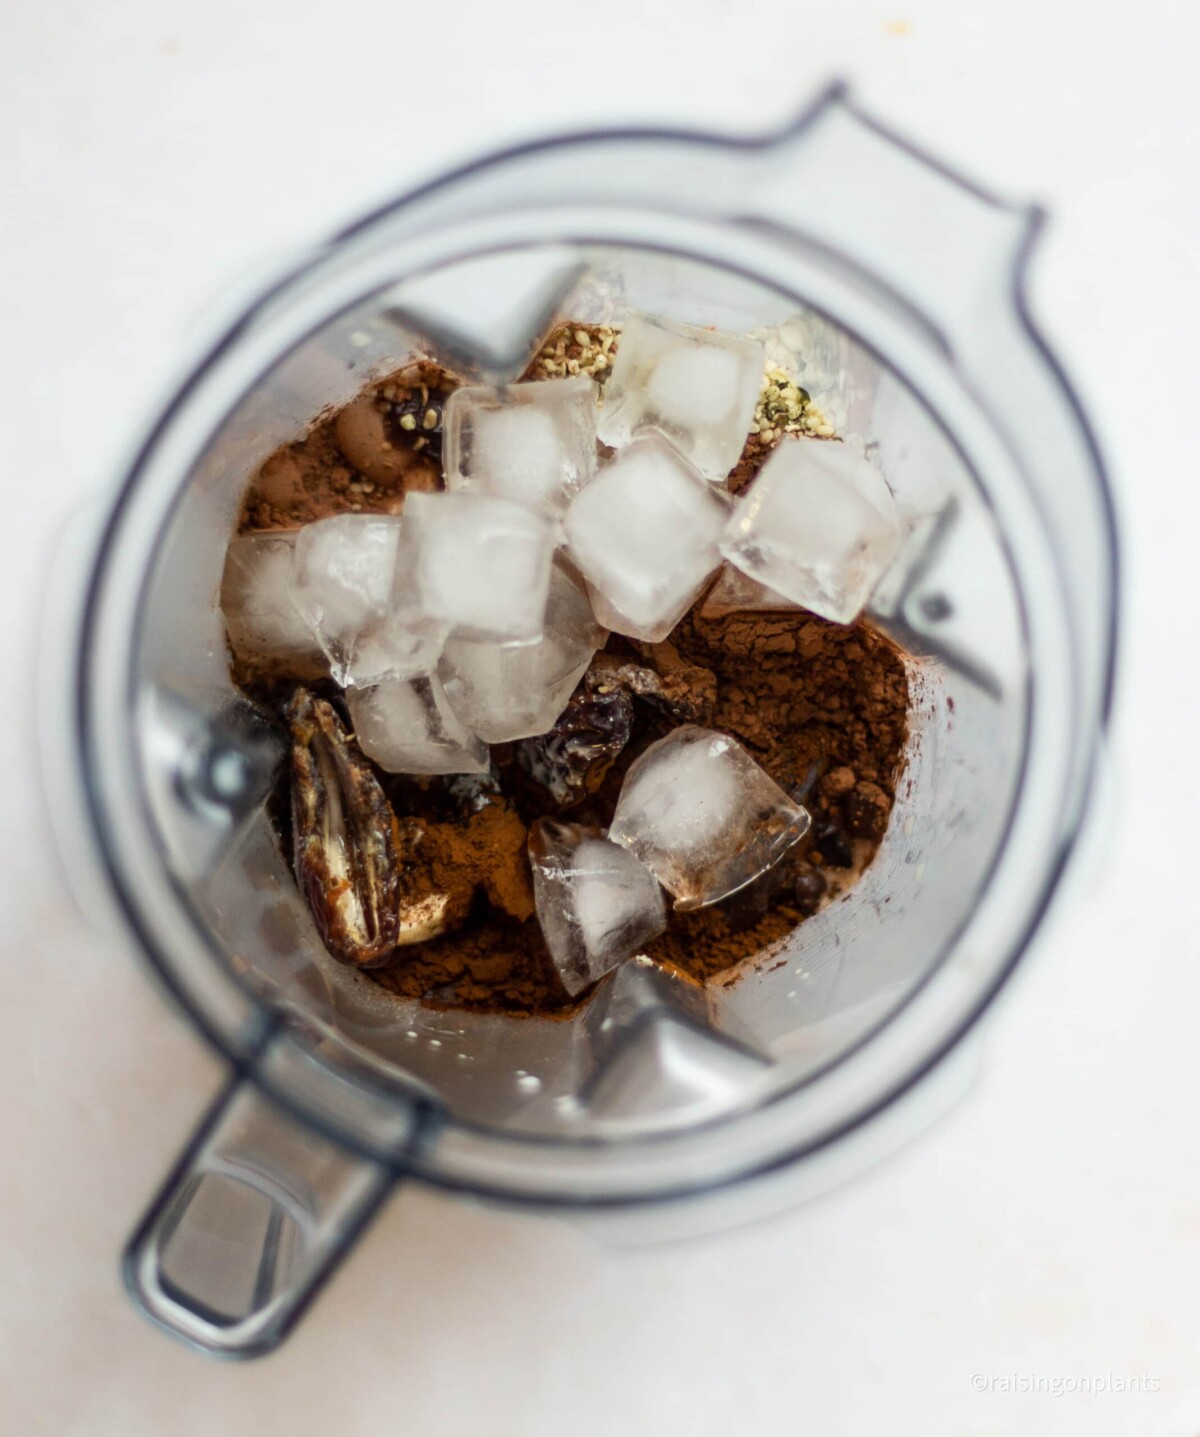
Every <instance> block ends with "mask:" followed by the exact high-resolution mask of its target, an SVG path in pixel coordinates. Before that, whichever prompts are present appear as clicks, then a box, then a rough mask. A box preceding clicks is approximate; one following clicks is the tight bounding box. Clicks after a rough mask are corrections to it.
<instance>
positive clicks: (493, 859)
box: [239, 325, 908, 1014]
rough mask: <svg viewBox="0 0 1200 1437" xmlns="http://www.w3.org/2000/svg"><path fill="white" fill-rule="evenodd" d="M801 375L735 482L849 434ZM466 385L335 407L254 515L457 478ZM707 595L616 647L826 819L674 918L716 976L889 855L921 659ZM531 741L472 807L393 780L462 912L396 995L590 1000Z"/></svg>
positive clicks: (589, 339)
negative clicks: (714, 603) (768, 461)
mask: <svg viewBox="0 0 1200 1437" xmlns="http://www.w3.org/2000/svg"><path fill="white" fill-rule="evenodd" d="M618 338H619V336H618V335H615V334H614V332H613V331H612V330H611V329H608V328H601V327H597V326H575V325H567V326H564V327H562V329H561V330H559V331H556V332H555V334H553V335H551V336H550V338H549V339H548V340H547V342H546V344H545V346H544V347H543V349H542V351H541V352H540V354H539V356H538V359H537V360H536V361H535V362H534V364H533V365H531V367H530V375H529V377H530V378H532V377H535V374H544V375H546V376H551V375H557V374H561V373H577V372H581V371H582V372H585V373H586V372H592V373H594V374H595V377H597V378H600V377H601V375H602V374H603V373H604V372H605V368H606V366H607V364H608V362H609V360H610V358H611V356H612V354H613V353H614V352H615V347H616V343H617V341H618ZM576 366H578V367H576ZM784 379H785V377H784V376H780V375H775V376H773V377H772V376H769V377H768V384H767V386H766V387H765V388H764V397H763V400H762V401H761V402H760V405H759V412H758V413H757V414H756V424H757V426H758V432H756V433H752V434H751V436H750V438H749V440H748V441H747V445H746V450H745V452H744V454H743V456H742V460H741V462H740V463H739V465H738V466H737V468H736V469H735V470H734V472H733V475H732V476H731V478H730V488H731V489H733V490H735V491H737V490H740V489H741V488H743V487H744V486H745V484H746V483H748V482H749V480H750V479H751V478H752V477H753V475H754V473H756V472H757V470H758V468H759V467H760V466H761V464H762V462H763V460H764V459H765V458H766V456H767V455H768V454H769V453H770V452H771V449H772V448H773V447H774V445H775V444H776V443H778V442H780V441H781V440H784V441H786V442H812V441H813V440H816V439H828V438H829V437H830V433H831V431H829V426H828V425H826V424H825V421H824V418H823V416H821V415H820V413H819V411H817V410H816V409H815V408H814V407H812V406H811V401H809V400H808V396H807V395H805V394H804V393H803V391H800V390H796V389H795V387H794V386H791V387H790V388H789V387H788V384H790V381H789V382H788V383H786V384H785V383H784ZM455 383H456V381H455V380H454V378H453V376H451V375H449V374H447V372H446V371H445V370H442V369H440V368H439V367H438V366H434V365H429V364H425V363H422V364H420V365H417V366H413V365H410V366H408V367H407V368H406V369H405V370H402V371H400V372H399V373H398V374H396V375H392V376H389V377H388V378H386V379H384V380H382V381H380V382H379V383H378V384H377V385H376V386H374V387H373V389H371V390H369V391H367V392H366V393H365V394H364V395H361V396H360V397H359V398H358V399H357V400H355V401H354V402H353V403H352V404H351V405H349V406H346V408H344V409H343V410H342V411H340V412H339V413H338V414H330V415H326V416H323V417H322V418H321V419H320V420H319V421H318V422H317V424H315V425H314V427H313V429H312V431H311V433H310V434H309V435H308V436H307V438H305V439H304V440H302V441H300V442H298V443H296V444H291V445H287V446H285V447H284V448H283V449H281V450H279V451H278V452H277V453H276V454H275V455H273V456H272V457H271V458H270V459H268V460H267V461H266V463H265V464H264V465H263V466H262V468H261V470H260V471H259V473H258V474H257V475H255V476H254V478H253V479H252V481H251V483H250V485H249V487H248V489H247V494H246V500H245V503H244V506H243V511H242V519H241V528H242V529H243V530H257V529H271V528H292V527H296V526H297V525H301V524H305V523H309V522H311V521H313V520H315V519H319V518H324V517H328V516H329V515H331V514H338V513H347V512H376V513H379V512H382V513H395V512H398V511H399V509H400V508H401V507H402V505H403V498H404V494H405V492H407V490H409V489H413V488H420V489H428V488H433V487H438V486H439V485H440V466H439V465H438V463H437V460H436V458H435V455H436V454H437V452H438V450H439V448H440V416H441V405H442V403H443V402H444V399H445V397H446V396H447V394H448V393H449V392H450V390H451V389H452V388H453V387H454V384H455ZM801 436H803V437H801ZM414 446H415V447H414ZM703 607H704V605H703V600H701V601H699V602H698V603H697V605H696V606H695V607H694V608H693V609H692V611H691V612H690V613H689V614H688V615H687V616H686V617H685V619H684V620H683V621H682V622H681V623H680V624H679V626H678V627H677V628H676V629H675V630H674V631H673V633H672V636H671V639H670V640H669V641H666V642H664V643H661V644H641V643H635V642H633V641H631V640H627V639H623V638H621V637H620V636H617V635H614V636H613V637H612V638H611V639H610V641H609V644H608V646H607V653H608V654H609V655H611V661H612V662H615V663H616V664H624V663H635V664H639V665H644V666H647V667H650V668H652V669H654V670H656V671H657V673H658V674H659V676H660V678H661V679H662V681H663V683H662V692H663V693H664V694H666V695H669V696H670V697H671V698H672V699H673V700H677V701H679V702H691V703H693V704H694V705H695V706H696V707H697V709H698V711H700V712H702V713H703V714H704V722H706V723H707V724H709V725H710V726H711V727H713V728H716V729H720V730H722V731H724V732H727V733H729V734H732V735H733V736H734V737H735V738H737V739H738V740H739V741H740V742H741V743H742V744H743V745H744V746H745V748H746V749H747V750H748V751H749V752H750V754H751V755H752V756H753V757H754V758H755V759H756V760H757V761H758V762H759V763H760V764H762V766H763V767H764V768H765V769H766V771H767V772H768V773H769V774H770V775H771V777H772V778H774V779H775V780H776V782H778V783H779V784H780V785H781V786H783V787H784V788H785V789H787V790H788V791H789V792H791V793H793V794H794V795H795V796H797V797H798V798H799V799H800V800H801V801H802V802H803V803H804V804H805V805H806V806H807V807H808V808H809V809H810V811H811V812H812V815H813V825H812V829H811V830H810V833H809V835H808V836H807V837H806V839H805V840H804V841H803V842H802V843H801V844H798V845H797V846H796V847H795V848H794V849H793V850H792V851H791V852H790V853H789V854H788V855H787V856H786V857H785V858H784V860H782V861H781V863H780V864H778V865H777V866H776V868H775V869H773V870H772V871H771V873H770V874H769V875H768V876H767V877H766V878H765V879H762V880H760V881H759V882H757V883H756V884H754V885H752V886H751V887H750V888H749V889H747V890H744V891H743V892H742V893H741V894H736V895H734V896H733V897H732V898H730V899H728V900H726V901H725V902H724V903H721V904H718V905H715V906H714V907H712V908H707V909H700V910H698V911H696V912H692V913H686V914H680V913H675V912H673V911H671V912H670V913H669V920H668V929H667V932H666V933H665V934H663V935H662V936H661V937H660V938H658V939H656V940H655V941H654V942H653V943H651V944H650V945H649V946H648V947H647V948H646V950H645V951H646V953H647V954H648V956H650V957H651V958H653V959H655V960H657V961H660V962H670V963H673V964H675V965H676V966H677V967H678V968H680V969H681V970H682V971H683V972H685V973H687V974H689V975H690V976H692V977H693V978H697V979H701V980H703V979H708V978H711V977H713V976H715V975H717V974H719V973H723V972H725V971H727V970H728V969H730V968H732V967H734V966H735V965H736V964H738V963H740V962H742V961H743V960H744V959H746V958H748V957H750V956H751V955H753V954H755V953H758V952H759V951H760V950H761V949H763V948H764V947H766V946H767V945H769V944H771V943H773V942H775V941H776V940H778V939H781V938H784V937H786V936H787V935H788V934H789V933H790V932H791V931H792V930H793V929H794V928H795V927H796V926H797V924H800V923H802V922H803V921H804V920H805V918H806V917H808V916H810V915H811V914H812V913H813V912H814V911H815V910H816V908H817V906H818V905H819V903H820V902H822V901H827V900H828V899H829V898H831V897H834V896H836V895H837V894H838V893H839V892H842V891H844V890H845V889H846V888H847V887H849V886H850V885H851V884H852V883H853V882H854V881H855V879H856V878H857V877H858V875H859V874H860V873H861V872H862V870H863V868H864V867H865V866H866V865H867V863H869V862H870V860H871V858H872V856H873V855H874V852H875V849H876V847H877V846H878V842H879V839H880V838H881V837H882V834H883V832H884V829H885V827H886V825H887V819H888V815H889V814H890V812H891V808H892V803H893V800H894V797H895V788H896V782H897V779H898V777H899V773H900V770H901V767H902V764H903V757H904V744H905V737H906V732H907V709H908V681H907V674H906V669H905V665H904V660H903V657H902V656H901V654H900V652H899V650H898V649H896V647H895V646H894V645H893V644H892V643H891V642H890V640H888V639H887V638H885V637H884V636H883V635H882V634H880V633H878V632H876V631H874V630H872V629H871V628H870V627H869V626H867V625H865V624H855V625H850V626H842V625H838V624H833V623H830V622H828V621H826V620H823V619H819V618H816V617H815V616H813V615H812V614H809V613H807V612H804V611H799V610H792V611H788V610H783V611H778V612H775V611H768V612H761V611H760V612H734V613H726V614H722V615H718V616H705V615H704V614H703V613H702V610H703ZM239 677H240V678H242V680H243V682H245V683H247V686H248V687H251V688H252V690H254V691H255V692H256V695H257V696H258V697H259V698H260V699H261V700H263V701H264V702H268V703H273V704H278V703H279V701H280V699H281V696H283V694H284V690H283V689H281V687H280V686H279V684H278V683H272V684H270V685H263V684H258V685H255V683H254V680H253V677H252V676H245V675H242V674H240V673H239ZM330 696H331V697H335V696H334V695H333V694H332V693H331V695H330ZM634 707H635V718H634V725H633V732H632V736H631V738H630V741H629V743H628V744H627V745H626V747H625V749H624V750H623V751H622V753H621V754H620V756H619V757H618V759H617V761H616V762H615V763H614V765H613V767H612V769H611V771H610V772H609V774H608V775H607V777H606V778H605V780H604V782H603V784H602V785H601V786H600V788H599V789H598V790H597V792H596V793H595V794H593V795H592V796H591V797H590V798H589V799H587V800H586V802H584V803H583V804H582V805H580V806H578V807H576V808H572V809H571V810H570V813H569V815H568V816H569V817H570V818H571V819H572V820H574V821H578V822H584V823H593V824H596V825H597V826H600V827H607V825H608V823H609V821H610V820H611V817H612V813H613V809H614V807H615V805H616V799H617V795H618V793H619V791H620V786H621V782H622V780H623V778H624V775H625V772H626V770H627V769H628V768H629V765H630V764H631V763H632V762H633V761H634V759H635V758H636V757H637V756H638V755H639V754H640V753H642V752H644V750H645V749H646V748H647V747H648V746H649V745H650V744H651V743H653V742H654V741H655V740H656V739H658V738H661V737H662V736H663V735H665V734H666V733H667V732H669V731H670V729H671V728H673V727H674V726H675V724H676V723H677V722H679V721H680V720H679V719H678V718H672V717H671V716H670V714H669V713H668V712H666V711H664V709H663V708H662V707H661V706H656V705H655V704H654V703H652V702H649V701H644V700H642V699H640V698H637V699H635V704H634ZM710 713H711V718H709V717H708V715H709V714H710ZM515 749H516V746H515V745H512V744H508V745H498V746H496V747H495V748H494V749H493V754H492V756H493V760H494V762H495V764H496V766H497V772H498V777H499V780H500V787H501V790H502V791H503V795H504V797H503V798H502V799H500V798H497V796H496V795H494V794H492V795H490V796H489V795H487V794H482V795H481V796H479V797H478V798H477V802H476V803H474V804H472V805H469V806H468V807H467V808H465V809H464V808H462V807H459V808H458V809H457V810H455V806H454V804H453V803H448V802H447V798H446V794H447V788H448V785H447V784H446V783H444V782H442V781H438V780H433V781H430V782H427V783H425V784H421V783H415V782H413V781H411V780H404V779H397V778H395V777H392V776H389V775H381V778H382V779H383V782H384V785H385V788H386V789H387V791H388V793H389V796H390V798H391V801H392V804H393V807H394V809H395V811H396V814H397V817H398V819H399V821H400V826H401V829H402V831H404V832H406V833H407V835H408V838H409V840H413V839H414V838H415V839H419V842H417V843H416V846H415V849H414V851H415V852H418V853H419V854H420V855H421V857H420V868H419V872H418V873H417V874H416V876H415V878H414V879H413V881H414V882H416V883H417V884H418V885H419V886H423V887H425V888H427V889H429V890H431V891H435V890H440V891H444V892H446V893H449V894H451V895H452V903H451V909H452V912H453V915H454V918H455V920H456V921H458V922H461V924H462V926H461V927H459V928H457V929H456V931H454V932H449V933H446V934H444V935H443V936H441V937H437V938H434V939H432V940H429V941H426V942H423V943H420V944H414V945H411V946H406V947H401V948H398V949H397V950H396V954H395V958H394V960H393V961H392V962H390V963H387V964H385V965H384V966H382V967H380V968H377V969H373V970H372V971H371V973H370V975H369V976H370V977H371V978H372V979H373V980H374V981H376V982H378V983H379V984H381V985H382V986H383V987H385V988H387V989H390V990H391V991H392V992H395V993H397V994H400V995H402V996H404V997H407V998H415V999H420V1000H423V1001H425V1002H428V1003H431V1004H435V1005H445V1006H450V1007H463V1008H470V1009H475V1010H481V1011H500V1012H506V1013H512V1014H530V1013H544V1014H554V1013H558V1014H564V1013H567V1012H569V1011H571V1010H572V1008H573V1007H574V1006H575V1003H574V1001H573V1000H572V999H571V998H569V997H568V995H567V994H566V992H565V991H564V990H563V988H562V987H561V985H560V984H559V982H558V978H557V975H556V972H555V969H554V966H553V964H552V963H551V961H550V957H549V954H548V953H547V951H546V947H545V944H544V942H543V940H542V936H541V931H540V928H539V926H538V923H537V920H536V918H535V917H533V898H532V890H531V886H530V877H529V868H528V860H527V858H526V853H525V841H526V831H527V826H528V825H529V824H531V823H532V822H533V821H534V820H535V819H537V818H538V817H540V816H542V815H543V814H545V813H546V812H547V810H548V806H549V805H548V801H547V796H546V794H545V791H544V790H542V789H540V788H538V786H537V785H536V784H534V783H533V782H532V781H531V780H530V779H529V778H528V776H527V775H526V774H524V773H523V771H522V769H521V768H520V766H519V765H518V764H517V762H516V758H515ZM286 846H287V845H285V847H286Z"/></svg>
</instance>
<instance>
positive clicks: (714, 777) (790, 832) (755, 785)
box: [609, 725, 812, 910]
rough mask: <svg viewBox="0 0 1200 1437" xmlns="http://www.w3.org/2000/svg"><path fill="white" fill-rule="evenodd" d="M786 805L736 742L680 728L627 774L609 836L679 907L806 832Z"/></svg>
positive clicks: (712, 894) (711, 897)
mask: <svg viewBox="0 0 1200 1437" xmlns="http://www.w3.org/2000/svg"><path fill="white" fill-rule="evenodd" d="M811 821H812V820H811V818H810V817H809V814H808V810H807V809H805V808H802V807H801V805H800V804H798V803H794V802H793V801H792V800H791V799H790V798H789V797H788V796H787V794H786V793H784V791H783V789H781V788H780V787H779V785H778V784H777V783H775V782H774V781H773V780H772V779H771V778H769V777H768V775H767V774H766V773H764V772H763V770H762V769H761V768H760V767H759V766H758V764H756V763H755V762H754V760H753V759H752V758H751V757H750V755H749V754H748V753H747V752H746V750H745V749H744V748H742V746H741V744H739V743H738V742H737V741H736V740H735V739H732V738H730V737H729V736H728V735H727V734H723V733H717V732H716V731H715V730H713V729H706V728H696V727H694V726H691V725H688V726H685V727H683V728H677V729H675V730H674V731H673V732H671V733H669V734H668V735H667V736H666V738H662V739H659V740H658V742H657V743H652V744H651V745H650V747H649V748H648V749H647V750H646V751H645V753H643V754H642V755H641V756H640V757H639V758H637V759H636V760H635V761H634V762H633V764H632V765H631V766H630V769H629V772H628V773H627V774H626V775H625V782H624V783H623V784H622V786H621V794H620V797H619V798H618V799H617V809H616V813H615V814H614V815H613V821H612V827H611V828H610V830H609V838H610V839H612V841H613V842H614V843H619V844H621V845H622V846H623V847H624V848H628V849H629V851H630V852H631V853H632V854H634V855H635V856H636V857H638V858H640V859H641V861H642V862H643V863H644V864H645V865H646V867H647V868H649V869H650V871H651V872H652V873H653V874H654V876H655V877H656V878H657V879H658V881H659V882H660V883H661V884H662V885H663V887H664V888H666V889H667V890H668V891H669V892H670V893H672V894H674V895H675V907H676V908H677V909H680V910H687V909H692V908H705V907H707V906H708V905H709V904H710V903H717V902H719V901H720V900H721V899H722V898H728V897H729V895H730V894H731V893H736V892H737V891H738V889H739V888H744V887H745V886H746V884H747V883H752V882H753V881H754V879H756V878H757V877H758V876H759V874H760V873H764V872H766V870H767V869H768V868H770V867H771V866H772V864H774V863H775V862H777V861H778V860H779V859H780V858H781V857H782V856H783V855H784V854H785V853H786V852H787V850H788V849H789V848H791V846H792V845H793V844H794V843H798V842H799V840H800V839H801V838H803V837H804V835H805V834H806V833H807V832H808V828H809V824H810V823H811Z"/></svg>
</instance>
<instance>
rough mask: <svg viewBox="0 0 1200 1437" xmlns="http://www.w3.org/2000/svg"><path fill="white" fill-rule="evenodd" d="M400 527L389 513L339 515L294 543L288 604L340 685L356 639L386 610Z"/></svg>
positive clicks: (318, 524)
mask: <svg viewBox="0 0 1200 1437" xmlns="http://www.w3.org/2000/svg"><path fill="white" fill-rule="evenodd" d="M400 524H401V521H400V520H399V519H398V518H396V517H394V516H392V515H387V514H338V515H336V516H335V517H333V518H331V519H319V520H317V522H316V523H315V524H307V525H305V527H304V528H303V529H301V530H300V533H299V535H298V536H297V538H296V559H295V563H294V564H293V565H292V575H291V594H292V600H293V602H294V603H295V605H296V607H297V609H299V611H300V613H301V614H302V615H303V617H304V620H305V622H306V623H307V624H308V626H309V628H310V629H311V630H312V631H313V633H314V635H315V636H316V639H317V642H318V643H319V644H320V646H321V648H322V649H323V650H324V652H325V655H326V657H327V658H328V659H329V671H330V673H331V674H332V675H333V677H334V679H335V680H336V681H337V682H338V683H339V684H342V685H343V686H344V685H345V684H346V682H347V678H348V673H349V670H350V669H351V667H352V661H353V658H354V650H355V645H356V643H357V641H358V638H359V635H360V634H361V633H362V631H363V630H364V629H365V628H367V627H368V626H369V625H370V624H372V623H374V622H375V621H377V620H378V619H380V618H381V617H382V616H383V614H384V612H385V610H386V609H387V606H388V601H389V598H390V596H391V592H392V584H393V581H394V577H395V570H396V549H397V545H398V544H399V541H400Z"/></svg>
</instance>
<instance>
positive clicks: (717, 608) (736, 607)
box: [700, 564, 800, 619]
mask: <svg viewBox="0 0 1200 1437" xmlns="http://www.w3.org/2000/svg"><path fill="white" fill-rule="evenodd" d="M799 608H800V605H799V604H796V603H793V602H792V600H791V599H785V598H784V596H783V595H782V594H777V593H776V592H775V590H774V589H768V588H767V586H766V585H765V584H760V583H759V582H758V580H757V579H752V578H751V577H750V576H749V574H743V573H742V571H741V570H740V569H735V568H734V567H733V565H732V564H723V565H722V566H721V572H720V574H719V575H718V576H717V582H716V583H715V584H714V585H713V586H712V588H711V589H709V591H708V593H707V594H705V596H704V603H703V604H702V605H701V607H700V617H701V618H702V619H720V618H722V617H724V615H725V614H740V613H746V612H749V611H753V612H756V613H759V612H767V611H775V612H778V611H780V610H783V611H785V612H787V611H790V612H792V613H794V612H795V611H796V610H797V609H799Z"/></svg>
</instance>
